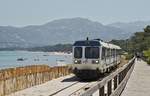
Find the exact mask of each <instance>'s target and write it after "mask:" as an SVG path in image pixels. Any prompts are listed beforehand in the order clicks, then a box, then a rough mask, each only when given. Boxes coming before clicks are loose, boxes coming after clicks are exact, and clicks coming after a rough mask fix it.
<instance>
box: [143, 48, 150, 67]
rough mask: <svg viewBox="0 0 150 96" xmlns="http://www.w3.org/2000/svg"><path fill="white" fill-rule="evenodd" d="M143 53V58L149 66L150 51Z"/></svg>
mask: <svg viewBox="0 0 150 96" xmlns="http://www.w3.org/2000/svg"><path fill="white" fill-rule="evenodd" d="M143 53H144V57H145V58H146V62H147V64H149V65H150V49H148V50H146V51H143Z"/></svg>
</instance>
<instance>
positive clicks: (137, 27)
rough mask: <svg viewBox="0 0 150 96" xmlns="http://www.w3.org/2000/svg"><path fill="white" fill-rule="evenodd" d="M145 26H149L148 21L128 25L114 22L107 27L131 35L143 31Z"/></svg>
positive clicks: (149, 22)
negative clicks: (118, 29)
mask: <svg viewBox="0 0 150 96" xmlns="http://www.w3.org/2000/svg"><path fill="white" fill-rule="evenodd" d="M147 25H150V21H135V22H129V23H122V22H116V23H112V24H108V25H107V26H111V27H115V28H120V29H122V30H124V31H125V32H127V34H130V35H132V34H133V33H135V32H139V31H143V28H145V27H146V26H147Z"/></svg>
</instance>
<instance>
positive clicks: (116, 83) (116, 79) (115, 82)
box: [114, 75, 118, 90]
mask: <svg viewBox="0 0 150 96" xmlns="http://www.w3.org/2000/svg"><path fill="white" fill-rule="evenodd" d="M117 77H118V76H117V75H116V76H115V77H114V90H115V89H116V88H117V86H118V78H117Z"/></svg>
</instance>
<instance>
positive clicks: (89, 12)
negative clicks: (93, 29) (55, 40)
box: [0, 0, 150, 26]
mask: <svg viewBox="0 0 150 96" xmlns="http://www.w3.org/2000/svg"><path fill="white" fill-rule="evenodd" d="M149 4H150V0H0V26H26V25H41V24H44V23H47V22H50V21H52V20H56V19H62V18H74V17H82V18H88V19H90V20H93V21H98V22H100V23H102V24H110V23H113V22H133V21H148V20H150V5H149Z"/></svg>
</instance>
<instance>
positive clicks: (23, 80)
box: [0, 65, 70, 96]
mask: <svg viewBox="0 0 150 96" xmlns="http://www.w3.org/2000/svg"><path fill="white" fill-rule="evenodd" d="M69 73H70V72H69V70H68V68H67V67H66V66H60V67H49V66H47V65H33V66H26V67H18V68H9V69H3V70H0V96H5V95H8V94H10V93H13V92H16V91H18V90H22V89H25V88H29V87H32V86H35V85H39V84H42V83H44V82H47V81H49V80H51V79H53V78H58V77H61V76H65V75H68V74H69Z"/></svg>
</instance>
